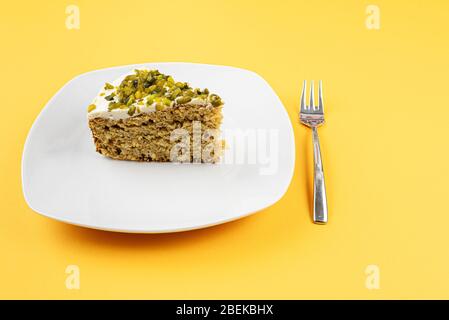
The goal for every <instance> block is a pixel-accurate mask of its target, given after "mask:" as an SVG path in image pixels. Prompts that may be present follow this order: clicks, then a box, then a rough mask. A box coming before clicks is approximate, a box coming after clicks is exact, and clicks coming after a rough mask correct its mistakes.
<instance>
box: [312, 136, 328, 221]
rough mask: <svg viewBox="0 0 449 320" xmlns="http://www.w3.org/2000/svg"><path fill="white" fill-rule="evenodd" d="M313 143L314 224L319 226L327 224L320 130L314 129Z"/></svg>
mask: <svg viewBox="0 0 449 320" xmlns="http://www.w3.org/2000/svg"><path fill="white" fill-rule="evenodd" d="M312 141H313V160H314V161H313V162H314V171H313V222H314V223H317V224H326V223H327V199H326V186H325V184H324V172H323V163H322V161H321V150H320V140H319V138H318V130H317V128H316V127H312Z"/></svg>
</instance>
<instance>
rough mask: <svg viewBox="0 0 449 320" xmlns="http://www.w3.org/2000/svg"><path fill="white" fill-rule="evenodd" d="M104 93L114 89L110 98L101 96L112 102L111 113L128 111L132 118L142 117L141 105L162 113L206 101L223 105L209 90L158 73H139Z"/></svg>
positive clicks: (109, 95) (143, 71) (150, 71)
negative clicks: (166, 109) (162, 111)
mask: <svg viewBox="0 0 449 320" xmlns="http://www.w3.org/2000/svg"><path fill="white" fill-rule="evenodd" d="M104 89H105V90H112V89H114V91H112V92H109V93H108V95H105V94H104V93H102V96H103V99H105V100H106V101H109V106H108V110H109V111H112V110H114V109H128V114H129V115H130V116H132V115H134V114H135V113H136V112H137V113H140V108H138V107H136V106H138V105H140V106H143V105H147V106H151V105H153V104H154V105H155V109H156V110H158V111H159V110H164V109H165V108H166V107H169V106H172V105H181V104H187V103H189V102H191V101H192V100H193V99H199V100H204V101H206V102H209V103H210V104H212V105H213V106H220V105H222V104H223V101H222V100H221V98H220V97H219V96H218V95H216V94H210V92H209V90H208V89H207V88H205V89H203V90H201V89H199V88H195V89H193V88H192V87H190V85H189V84H188V83H187V82H176V81H175V79H173V77H171V76H168V75H165V74H163V73H160V72H159V71H158V70H137V69H136V70H134V73H133V74H130V75H128V76H126V77H125V78H124V79H123V81H122V82H121V83H120V84H119V85H118V86H117V87H114V86H113V85H112V84H110V83H106V84H105V86H104ZM89 108H90V106H89ZM92 110H93V109H92Z"/></svg>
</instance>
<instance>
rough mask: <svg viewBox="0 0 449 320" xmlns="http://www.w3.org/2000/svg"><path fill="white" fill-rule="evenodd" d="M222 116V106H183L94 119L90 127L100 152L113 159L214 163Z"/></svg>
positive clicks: (219, 152)
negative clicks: (125, 117) (120, 117)
mask: <svg viewBox="0 0 449 320" xmlns="http://www.w3.org/2000/svg"><path fill="white" fill-rule="evenodd" d="M221 119H222V115H221V106H219V107H210V106H197V105H181V106H178V107H176V108H168V109H166V110H163V111H158V112H153V113H146V114H140V115H138V116H135V117H131V118H127V119H107V118H100V117H98V118H93V119H90V120H89V127H90V128H91V130H92V134H93V137H94V142H95V146H96V149H97V151H98V152H99V153H101V154H103V155H105V156H108V157H110V158H113V159H120V160H135V161H158V162H167V161H179V162H212V163H214V162H217V161H218V159H219V157H220V154H221V150H222V141H221V140H220V132H219V128H220V123H221ZM180 147H182V150H181V149H180Z"/></svg>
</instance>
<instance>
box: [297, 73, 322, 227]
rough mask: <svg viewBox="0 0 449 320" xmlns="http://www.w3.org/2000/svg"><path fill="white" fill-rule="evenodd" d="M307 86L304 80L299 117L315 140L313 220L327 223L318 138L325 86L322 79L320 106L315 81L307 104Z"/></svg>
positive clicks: (319, 88) (319, 93)
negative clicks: (315, 91)
mask: <svg viewBox="0 0 449 320" xmlns="http://www.w3.org/2000/svg"><path fill="white" fill-rule="evenodd" d="M306 88H307V81H306V80H304V84H303V87H302V93H301V110H300V112H299V119H300V121H301V123H302V124H303V125H305V126H307V127H309V128H312V141H313V160H314V174H313V222H314V223H317V224H326V223H327V199H326V187H325V184H324V172H323V163H322V161H321V151H320V140H319V139H318V130H317V127H319V126H321V125H322V124H324V109H323V86H322V81H321V80H320V81H319V86H318V106H316V105H315V98H314V88H313V81H311V84H310V98H309V99H310V104H309V105H307V104H306Z"/></svg>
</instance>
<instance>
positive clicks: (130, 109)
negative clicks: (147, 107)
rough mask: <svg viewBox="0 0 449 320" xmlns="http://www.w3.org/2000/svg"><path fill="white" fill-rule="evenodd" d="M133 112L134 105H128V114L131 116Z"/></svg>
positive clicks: (134, 110)
mask: <svg viewBox="0 0 449 320" xmlns="http://www.w3.org/2000/svg"><path fill="white" fill-rule="evenodd" d="M135 112H136V107H135V106H131V107H129V109H128V114H129V115H130V116H132V115H133V114H134V113H135Z"/></svg>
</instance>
